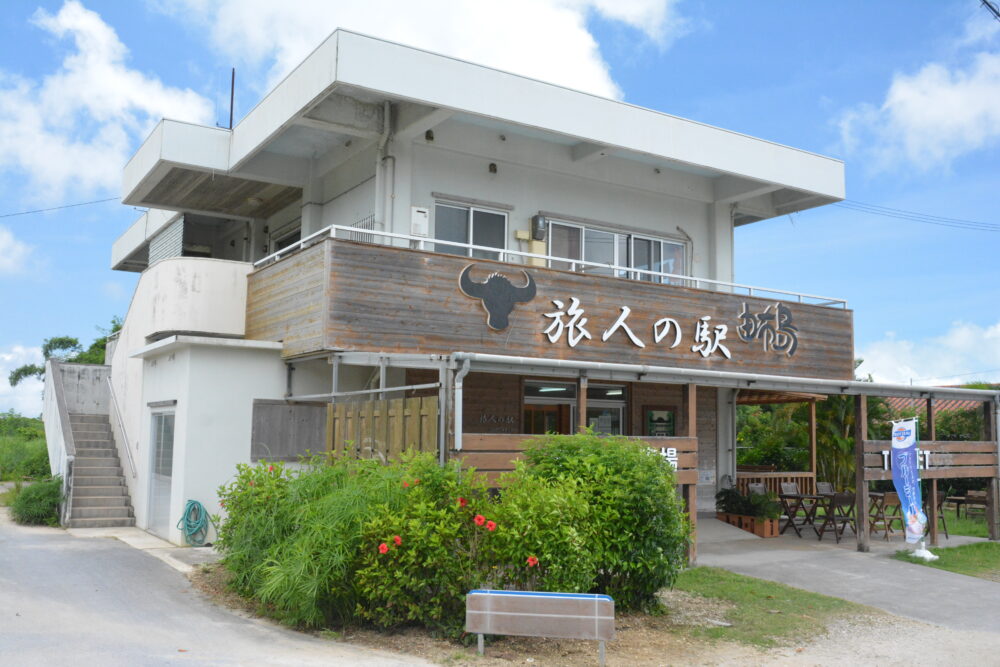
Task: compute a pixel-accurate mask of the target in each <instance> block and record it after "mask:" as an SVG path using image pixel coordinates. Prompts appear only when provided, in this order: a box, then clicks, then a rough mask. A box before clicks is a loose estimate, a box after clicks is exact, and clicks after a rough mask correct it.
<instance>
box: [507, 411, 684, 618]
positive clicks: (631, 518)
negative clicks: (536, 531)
mask: <svg viewBox="0 0 1000 667" xmlns="http://www.w3.org/2000/svg"><path fill="white" fill-rule="evenodd" d="M525 459H526V461H527V466H526V469H525V470H526V473H528V474H531V475H534V476H537V477H540V478H543V479H549V480H577V482H578V483H579V485H580V486H579V488H580V490H581V492H582V493H583V495H584V497H585V498H586V501H587V503H588V505H589V506H590V513H589V520H588V524H589V527H590V533H589V535H588V542H589V546H588V548H589V549H590V550H591V551H592V553H593V554H594V556H595V558H596V561H597V577H596V580H595V585H594V588H593V589H592V590H593V591H594V592H598V593H605V594H607V595H610V596H612V597H613V598H614V599H615V605H616V607H617V608H619V609H623V610H627V609H654V608H658V602H657V597H656V593H657V591H659V590H660V589H661V588H664V587H666V586H670V585H671V584H672V583H673V581H674V580H675V579H676V577H677V574H678V573H679V572H680V570H681V568H682V567H683V566H684V565H685V563H686V561H687V545H688V540H689V535H690V524H689V523H688V520H687V517H686V515H685V514H684V511H683V508H682V506H681V501H680V499H679V497H678V494H677V490H676V487H675V482H674V474H673V467H672V466H671V465H670V464H669V463H668V462H667V461H666V460H665V459H664V458H663V457H662V456H660V455H659V454H658V453H657V452H655V451H653V450H652V449H651V448H649V447H648V446H647V445H645V444H644V443H642V442H639V441H634V440H629V439H627V438H624V437H610V438H608V437H598V436H596V435H594V433H593V432H591V431H588V432H585V433H580V434H576V435H547V436H542V437H539V438H536V439H535V441H534V442H533V443H532V445H531V446H530V447H529V448H528V449H527V451H525Z"/></svg>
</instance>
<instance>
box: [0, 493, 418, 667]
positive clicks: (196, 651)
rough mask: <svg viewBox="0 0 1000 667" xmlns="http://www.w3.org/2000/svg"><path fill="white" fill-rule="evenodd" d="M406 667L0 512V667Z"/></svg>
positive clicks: (107, 548) (151, 564) (110, 548)
mask: <svg viewBox="0 0 1000 667" xmlns="http://www.w3.org/2000/svg"><path fill="white" fill-rule="evenodd" d="M175 664H177V665H413V664H429V663H427V662H425V661H423V660H421V659H419V658H416V657H408V656H400V655H397V654H390V653H383V652H379V651H375V650H367V649H362V648H358V647H353V646H349V645H345V644H338V643H337V642H334V641H330V640H325V639H319V638H315V637H312V636H309V635H305V634H302V633H297V632H294V631H291V630H287V629H285V628H281V627H279V626H276V625H273V624H271V623H268V622H266V621H262V620H259V619H251V618H245V617H243V616H240V615H238V614H236V613H234V612H231V611H229V610H227V609H223V608H221V607H218V606H216V605H214V604H213V603H211V602H210V601H208V600H207V599H205V598H204V597H202V596H201V594H200V593H198V592H197V591H195V590H194V589H193V588H192V587H191V585H190V584H189V583H188V581H187V579H186V578H185V577H184V575H182V574H181V573H179V572H177V571H176V570H174V569H172V568H171V567H169V566H168V565H167V564H165V563H164V562H163V561H161V560H159V559H157V558H154V557H153V556H151V555H149V554H147V553H145V552H143V551H141V550H138V549H134V548H132V547H130V546H128V545H126V544H124V543H122V542H120V541H119V540H117V539H112V538H80V537H73V536H71V535H69V534H67V533H66V532H65V531H63V530H61V529H56V528H34V527H25V526H17V525H16V524H14V523H12V522H11V521H10V520H9V518H8V515H7V511H6V508H0V665H4V666H6V665H18V666H19V667H20V666H25V667H28V666H31V665H45V666H46V667H48V666H49V665H60V666H62V665H87V666H88V667H98V666H99V667H105V666H109V667H110V666H116V665H123V666H124V665H128V666H130V667H132V666H136V665H175Z"/></svg>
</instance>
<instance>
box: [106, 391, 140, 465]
mask: <svg viewBox="0 0 1000 667" xmlns="http://www.w3.org/2000/svg"><path fill="white" fill-rule="evenodd" d="M107 379H108V393H109V395H110V397H111V407H112V408H113V409H114V412H115V419H116V420H117V421H118V430H119V431H121V434H122V441H123V442H122V448H123V449H124V450H125V454H126V457H125V458H126V460H127V461H128V469H129V471H130V472H131V473H132V479H135V477H136V472H135V461H134V460H132V447H131V446H130V445H129V442H128V431H126V430H125V420H124V419H122V412H121V410H120V409H119V407H118V397H117V396H115V385H114V384H113V383H112V382H111V376H110V375H109V376H108V378H107Z"/></svg>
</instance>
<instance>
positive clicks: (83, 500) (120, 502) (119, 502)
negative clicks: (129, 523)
mask: <svg viewBox="0 0 1000 667" xmlns="http://www.w3.org/2000/svg"><path fill="white" fill-rule="evenodd" d="M90 488H101V487H90ZM75 490H76V489H74V491H75ZM128 501H129V498H128V496H126V495H118V496H79V495H78V494H76V493H74V494H73V511H76V508H78V507H128V506H129V504H128Z"/></svg>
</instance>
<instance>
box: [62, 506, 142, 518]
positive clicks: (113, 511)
mask: <svg viewBox="0 0 1000 667" xmlns="http://www.w3.org/2000/svg"><path fill="white" fill-rule="evenodd" d="M130 516H132V508H131V507H76V506H74V507H73V514H72V516H71V517H70V518H71V519H127V518H129V517H130Z"/></svg>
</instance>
